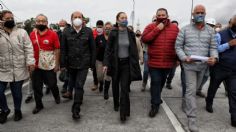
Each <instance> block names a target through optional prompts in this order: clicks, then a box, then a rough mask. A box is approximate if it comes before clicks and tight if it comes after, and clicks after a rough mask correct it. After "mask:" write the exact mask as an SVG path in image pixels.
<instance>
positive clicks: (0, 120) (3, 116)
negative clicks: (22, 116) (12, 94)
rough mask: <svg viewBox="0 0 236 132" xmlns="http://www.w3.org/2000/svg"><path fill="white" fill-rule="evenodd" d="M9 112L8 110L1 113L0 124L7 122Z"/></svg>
mask: <svg viewBox="0 0 236 132" xmlns="http://www.w3.org/2000/svg"><path fill="white" fill-rule="evenodd" d="M10 112H11V110H10V109H9V110H8V111H6V112H4V111H2V112H1V114H0V123H1V124H4V123H5V122H6V121H7V116H8V115H9V114H10Z"/></svg>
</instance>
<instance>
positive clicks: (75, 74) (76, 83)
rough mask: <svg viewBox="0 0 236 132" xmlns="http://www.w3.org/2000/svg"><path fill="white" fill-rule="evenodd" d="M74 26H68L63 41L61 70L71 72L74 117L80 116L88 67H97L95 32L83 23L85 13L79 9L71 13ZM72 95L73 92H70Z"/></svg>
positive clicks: (70, 83)
mask: <svg viewBox="0 0 236 132" xmlns="http://www.w3.org/2000/svg"><path fill="white" fill-rule="evenodd" d="M71 22H72V26H71V27H69V28H66V29H65V30H64V32H63V35H62V41H61V70H67V71H68V73H69V87H73V88H74V103H73V105H72V118H73V119H75V120H77V119H79V118H80V106H81V104H82V102H83V95H84V84H85V81H86V77H87V74H88V69H89V68H91V69H93V68H94V67H95V61H96V45H95V42H94V38H93V32H92V30H91V29H90V28H88V27H86V26H85V25H84V24H83V14H82V13H81V12H79V11H76V12H73V13H72V15H71ZM70 96H72V93H70Z"/></svg>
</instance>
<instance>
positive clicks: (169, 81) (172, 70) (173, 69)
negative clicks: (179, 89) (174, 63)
mask: <svg viewBox="0 0 236 132" xmlns="http://www.w3.org/2000/svg"><path fill="white" fill-rule="evenodd" d="M175 71H176V67H174V68H172V69H171V70H170V73H169V74H168V76H167V79H166V83H167V84H171V82H172V80H173V78H174V76H175Z"/></svg>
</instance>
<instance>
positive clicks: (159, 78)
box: [149, 67, 171, 106]
mask: <svg viewBox="0 0 236 132" xmlns="http://www.w3.org/2000/svg"><path fill="white" fill-rule="evenodd" d="M170 70H171V69H167V68H166V69H163V68H151V67H149V72H150V75H151V104H152V105H154V106H159V105H160V104H161V103H162V101H161V92H162V88H163V87H164V85H165V82H166V78H167V75H168V74H169V72H170Z"/></svg>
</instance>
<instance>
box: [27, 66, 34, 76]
mask: <svg viewBox="0 0 236 132" xmlns="http://www.w3.org/2000/svg"><path fill="white" fill-rule="evenodd" d="M34 69H35V66H34V65H29V66H28V71H29V73H30V74H31V73H32V72H33V71H34Z"/></svg>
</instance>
